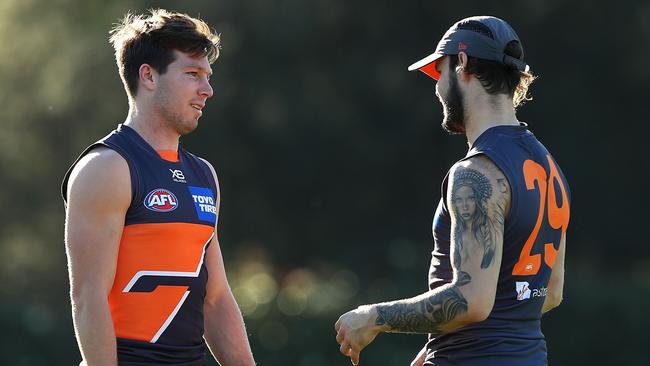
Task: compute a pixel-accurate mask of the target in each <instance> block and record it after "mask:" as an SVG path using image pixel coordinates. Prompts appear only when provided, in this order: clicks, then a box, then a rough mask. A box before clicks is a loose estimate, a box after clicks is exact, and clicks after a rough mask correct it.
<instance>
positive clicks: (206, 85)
mask: <svg viewBox="0 0 650 366" xmlns="http://www.w3.org/2000/svg"><path fill="white" fill-rule="evenodd" d="M199 94H201V96H203V97H205V98H206V99H207V98H210V97H212V95H213V94H214V90H213V89H212V85H210V81H209V80H208V79H204V82H203V85H201V89H200V90H199Z"/></svg>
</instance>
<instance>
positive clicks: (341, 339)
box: [336, 332, 345, 344]
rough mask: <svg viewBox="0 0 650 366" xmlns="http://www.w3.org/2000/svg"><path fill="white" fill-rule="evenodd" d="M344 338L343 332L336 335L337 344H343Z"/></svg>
mask: <svg viewBox="0 0 650 366" xmlns="http://www.w3.org/2000/svg"><path fill="white" fill-rule="evenodd" d="M344 338H345V334H344V333H343V332H341V333H336V343H338V344H341V342H343V339H344Z"/></svg>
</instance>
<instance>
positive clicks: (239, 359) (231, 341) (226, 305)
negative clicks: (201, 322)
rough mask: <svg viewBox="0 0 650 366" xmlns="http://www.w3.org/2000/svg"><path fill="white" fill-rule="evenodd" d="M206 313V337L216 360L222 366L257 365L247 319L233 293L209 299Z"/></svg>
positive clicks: (205, 309) (205, 308) (205, 307)
mask: <svg viewBox="0 0 650 366" xmlns="http://www.w3.org/2000/svg"><path fill="white" fill-rule="evenodd" d="M204 313H205V340H206V342H207V343H208V346H209V348H210V352H212V354H213V355H214V357H215V358H216V359H217V361H219V363H220V364H221V365H223V366H240V365H241V366H252V365H255V361H254V359H253V354H252V352H251V348H250V345H249V343H248V336H247V335H246V328H245V326H244V319H243V317H242V315H241V312H240V311H239V307H238V306H237V302H236V301H235V298H234V297H233V296H232V293H231V292H230V291H228V292H227V293H226V294H224V295H223V296H221V297H220V298H219V299H217V300H215V301H213V302H206V304H205V306H204Z"/></svg>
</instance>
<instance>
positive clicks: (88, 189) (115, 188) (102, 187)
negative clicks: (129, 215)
mask: <svg viewBox="0 0 650 366" xmlns="http://www.w3.org/2000/svg"><path fill="white" fill-rule="evenodd" d="M67 190H68V195H70V194H73V195H75V196H79V195H82V196H86V195H90V194H95V192H97V191H101V192H105V193H106V194H105V195H101V196H103V197H107V198H109V199H110V198H111V197H115V195H119V196H123V195H125V196H126V197H128V198H129V200H130V195H131V179H130V172H129V165H128V163H127V161H126V160H125V159H124V157H122V155H120V154H119V153H118V152H116V151H114V150H112V149H109V148H107V147H101V146H100V147H96V148H94V149H92V150H91V151H89V152H88V153H87V154H86V155H84V156H83V157H82V158H81V159H79V161H78V162H77V163H76V164H75V166H74V168H73V169H72V171H71V173H70V179H69V181H68V187H67ZM75 193H76V194H75Z"/></svg>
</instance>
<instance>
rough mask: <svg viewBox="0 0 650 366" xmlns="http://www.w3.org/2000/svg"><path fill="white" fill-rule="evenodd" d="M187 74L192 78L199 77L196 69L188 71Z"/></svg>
mask: <svg viewBox="0 0 650 366" xmlns="http://www.w3.org/2000/svg"><path fill="white" fill-rule="evenodd" d="M187 75H189V76H191V77H193V78H196V77H199V73H198V72H196V71H188V72H187Z"/></svg>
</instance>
